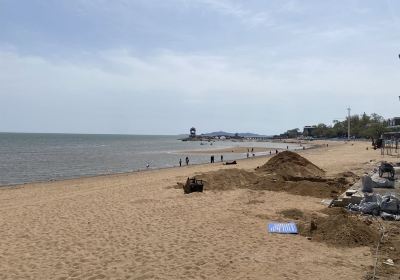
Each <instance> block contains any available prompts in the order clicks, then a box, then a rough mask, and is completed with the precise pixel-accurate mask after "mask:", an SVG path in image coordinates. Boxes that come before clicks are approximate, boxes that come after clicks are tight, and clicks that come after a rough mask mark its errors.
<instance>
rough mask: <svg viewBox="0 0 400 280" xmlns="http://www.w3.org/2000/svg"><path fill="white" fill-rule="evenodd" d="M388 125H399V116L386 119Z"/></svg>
mask: <svg viewBox="0 0 400 280" xmlns="http://www.w3.org/2000/svg"><path fill="white" fill-rule="evenodd" d="M388 127H389V128H390V127H400V117H394V118H391V119H388Z"/></svg>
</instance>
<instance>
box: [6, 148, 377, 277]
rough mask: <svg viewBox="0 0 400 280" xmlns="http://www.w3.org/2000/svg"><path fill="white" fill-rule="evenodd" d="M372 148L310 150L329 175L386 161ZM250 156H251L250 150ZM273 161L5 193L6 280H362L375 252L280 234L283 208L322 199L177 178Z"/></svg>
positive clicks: (315, 204)
mask: <svg viewBox="0 0 400 280" xmlns="http://www.w3.org/2000/svg"><path fill="white" fill-rule="evenodd" d="M367 146H369V143H367V142H355V143H353V144H351V143H347V144H344V143H343V142H329V147H324V148H318V149H311V150H306V151H301V152H300V153H301V155H303V156H304V157H306V158H307V159H309V160H311V161H312V162H314V163H315V164H317V165H318V166H320V167H321V168H323V169H325V170H326V171H327V172H328V174H329V173H332V174H333V173H338V172H342V171H349V170H350V171H353V172H355V173H359V174H361V173H362V172H363V170H364V169H365V168H370V166H371V165H370V160H373V161H377V160H380V159H382V158H381V155H380V152H379V151H373V150H371V149H369V150H366V147H367ZM246 152H247V150H246ZM266 160H267V158H266V157H255V158H250V159H247V160H240V161H238V165H236V166H233V167H232V166H224V165H222V164H221V163H216V164H204V165H196V166H188V167H182V168H170V169H162V170H149V171H143V172H135V173H128V174H120V175H111V176H98V177H92V178H82V179H72V180H65V181H59V182H48V183H36V184H27V185H22V186H17V187H7V188H2V189H0V235H1V239H0V251H1V252H2V253H1V254H0V279H60V280H61V279H338V278H340V279H361V278H362V277H363V276H364V275H365V273H366V271H368V270H369V269H370V267H369V266H370V265H372V263H373V258H372V255H371V250H370V248H368V247H355V248H339V247H332V246H328V245H326V244H324V243H318V242H310V241H309V240H307V239H306V238H305V237H303V236H299V235H272V234H268V233H267V230H266V226H267V222H268V221H271V220H281V219H282V216H281V214H279V212H280V211H282V210H285V209H290V208H297V209H300V210H302V211H305V212H307V211H308V212H310V211H317V210H321V209H323V208H324V207H325V206H324V205H322V204H321V203H320V202H321V199H319V198H315V197H304V196H297V195H291V194H287V193H283V192H273V191H251V190H246V189H236V190H231V191H224V192H211V191H210V192H204V193H194V194H190V195H184V194H183V191H182V190H181V189H176V188H175V187H174V186H176V183H177V182H184V180H185V179H186V178H187V177H188V176H193V175H194V174H198V173H203V172H207V171H212V170H218V169H221V168H223V169H227V168H243V169H254V168H256V167H257V166H260V165H262V164H264V163H265V161H266Z"/></svg>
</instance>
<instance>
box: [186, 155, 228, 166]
mask: <svg viewBox="0 0 400 280" xmlns="http://www.w3.org/2000/svg"><path fill="white" fill-rule="evenodd" d="M223 161H224V155H221V162H223ZM185 162H186V165H189V157H186V158H185ZM210 162H211V163H214V162H215V158H214V155H212V156H211V158H210ZM179 166H182V159H181V158H180V159H179Z"/></svg>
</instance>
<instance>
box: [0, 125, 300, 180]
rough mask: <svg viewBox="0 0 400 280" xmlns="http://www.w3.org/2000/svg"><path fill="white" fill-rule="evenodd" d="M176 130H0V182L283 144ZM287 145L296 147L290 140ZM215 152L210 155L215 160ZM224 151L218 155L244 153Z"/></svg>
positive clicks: (118, 169) (164, 163)
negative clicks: (206, 139) (190, 138)
mask: <svg viewBox="0 0 400 280" xmlns="http://www.w3.org/2000/svg"><path fill="white" fill-rule="evenodd" d="M178 138H179V137H178V136H145V135H85V134H41V133H40V134H39V133H0V186H4V185H12V184H21V183H28V182H37V181H49V180H60V179H68V178H76V177H83V176H93V175H100V174H114V173H122V172H130V171H136V170H143V169H146V164H149V165H150V168H165V167H173V166H178V165H179V159H180V158H182V162H184V159H185V157H186V156H189V158H190V163H191V164H199V163H206V162H209V160H210V156H209V155H202V154H192V155H189V154H187V153H186V152H185V151H190V150H205V149H215V148H223V147H233V146H249V147H265V148H273V149H275V148H286V145H287V144H282V143H271V142H230V141H217V142H214V143H213V145H212V146H210V145H209V143H207V144H206V145H200V142H182V141H180V140H178ZM290 148H291V149H296V148H299V147H297V146H296V145H290ZM219 156H220V155H216V161H219ZM245 157H246V155H245V154H235V155H233V154H224V160H232V159H239V158H245Z"/></svg>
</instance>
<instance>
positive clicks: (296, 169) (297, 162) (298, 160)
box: [258, 151, 325, 179]
mask: <svg viewBox="0 0 400 280" xmlns="http://www.w3.org/2000/svg"><path fill="white" fill-rule="evenodd" d="M258 171H264V172H273V173H275V174H277V175H280V176H282V177H284V178H285V179H293V178H313V177H323V176H325V171H324V170H322V169H321V168H319V167H318V166H316V165H315V164H313V163H312V162H311V161H309V160H308V159H306V158H304V157H302V156H300V155H299V154H297V153H294V152H290V151H284V152H281V153H279V154H277V155H275V156H274V157H272V158H271V159H270V160H269V161H268V162H267V163H266V164H264V165H263V166H261V167H260V168H259V169H258Z"/></svg>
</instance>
